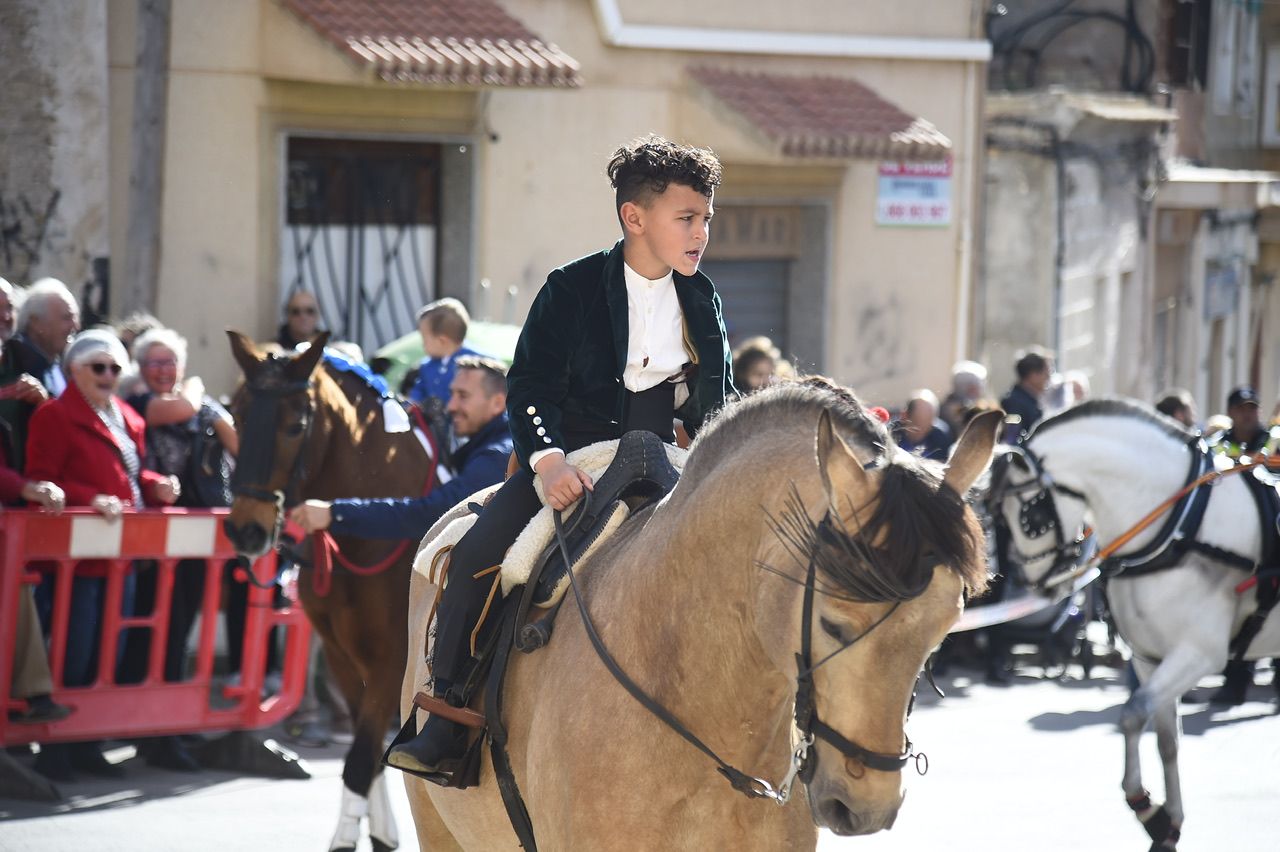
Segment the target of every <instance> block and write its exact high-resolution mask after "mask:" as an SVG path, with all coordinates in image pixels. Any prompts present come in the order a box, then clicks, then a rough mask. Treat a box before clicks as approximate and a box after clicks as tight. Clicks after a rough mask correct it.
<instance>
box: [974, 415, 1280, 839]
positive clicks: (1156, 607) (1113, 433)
mask: <svg viewBox="0 0 1280 852" xmlns="http://www.w3.org/2000/svg"><path fill="white" fill-rule="evenodd" d="M1204 453H1205V451H1204V449H1203V445H1202V444H1200V442H1199V441H1198V440H1197V436H1196V435H1194V434H1193V433H1191V432H1189V431H1187V430H1185V429H1184V428H1182V427H1181V426H1180V425H1179V424H1177V423H1175V422H1174V421H1172V420H1170V419H1168V418H1166V417H1163V416H1162V415H1160V414H1157V413H1156V412H1155V411H1154V410H1152V409H1150V408H1148V407H1146V406H1143V405H1141V404H1138V403H1133V402H1128V401H1122V400H1098V401H1092V402H1087V403H1084V404H1083V405H1080V406H1078V407H1076V408H1073V409H1069V410H1068V411H1066V412H1064V413H1062V414H1060V415H1058V416H1056V417H1053V418H1050V419H1049V420H1046V421H1044V422H1043V423H1041V424H1040V425H1039V426H1038V427H1037V428H1036V429H1035V430H1034V432H1033V433H1032V434H1031V437H1030V438H1029V439H1028V440H1027V441H1026V443H1025V445H1024V446H1023V448H1021V449H1020V450H1019V449H1014V450H1012V451H1011V452H1009V453H1008V454H1006V455H1005V456H1003V457H1002V458H999V459H998V460H997V465H996V469H995V472H994V481H993V489H994V490H993V494H994V495H995V496H996V497H997V499H999V500H1000V501H1001V510H1002V512H1003V514H1004V517H1005V519H1006V521H1007V522H1008V524H1009V528H1010V531H1011V533H1012V537H1013V544H1014V546H1015V547H1016V548H1017V550H1018V551H1019V553H1020V554H1022V556H1023V559H1024V560H1025V565H1026V571H1027V576H1028V579H1029V580H1031V581H1032V582H1033V583H1036V582H1041V581H1043V580H1044V579H1045V578H1046V577H1048V576H1049V575H1051V574H1052V572H1053V571H1055V570H1056V566H1057V565H1059V564H1061V563H1062V562H1063V561H1065V560H1063V559H1061V558H1060V556H1061V555H1062V554H1064V553H1069V552H1070V549H1071V546H1072V541H1073V540H1074V538H1075V534H1076V533H1077V531H1078V530H1080V529H1081V527H1082V525H1083V524H1084V523H1085V522H1086V521H1087V522H1088V523H1090V524H1091V525H1092V526H1093V529H1094V531H1095V533H1096V535H1097V537H1098V540H1099V541H1100V542H1101V543H1102V544H1103V545H1104V546H1105V545H1106V544H1107V543H1109V542H1112V541H1115V540H1116V539H1117V538H1118V537H1119V536H1121V535H1122V534H1124V533H1126V532H1127V531H1129V530H1130V529H1131V528H1132V527H1134V526H1135V525H1136V524H1138V522H1139V521H1140V520H1142V519H1143V518H1144V517H1145V516H1146V515H1147V514H1148V513H1150V512H1152V511H1153V510H1154V509H1156V508H1157V507H1158V506H1159V505H1160V504H1161V503H1162V502H1163V501H1164V500H1166V499H1167V498H1169V497H1172V496H1174V495H1175V494H1177V493H1178V492H1179V491H1180V490H1181V489H1183V487H1184V486H1186V485H1187V484H1189V482H1190V481H1191V479H1193V478H1195V477H1197V476H1199V475H1200V474H1202V473H1204V472H1207V471H1210V470H1212V465H1213V464H1214V460H1213V459H1211V458H1210V457H1208V456H1206V455H1205V454H1204ZM1223 461H1225V460H1218V463H1219V465H1220V466H1221V464H1222V462H1223ZM1250 475H1252V474H1250V473H1244V474H1237V475H1230V476H1226V477H1223V478H1221V479H1219V480H1218V481H1217V482H1216V483H1215V484H1213V485H1205V486H1202V488H1205V489H1207V491H1206V494H1205V496H1206V497H1207V498H1208V502H1207V505H1206V506H1205V508H1204V514H1203V521H1202V523H1201V524H1200V526H1199V529H1198V532H1196V534H1195V544H1194V545H1193V546H1192V548H1190V549H1189V550H1188V551H1187V552H1185V553H1184V554H1182V555H1180V556H1178V555H1177V551H1176V550H1175V551H1168V552H1166V557H1175V558H1176V561H1175V564H1174V565H1173V566H1172V567H1169V568H1167V569H1162V570H1154V571H1151V572H1150V573H1144V572H1143V571H1142V570H1141V567H1138V566H1134V567H1132V568H1130V569H1126V570H1125V571H1123V572H1122V573H1120V574H1118V575H1117V576H1115V577H1113V578H1112V579H1111V580H1110V585H1109V586H1108V590H1107V593H1108V598H1109V600H1110V604H1111V612H1112V615H1113V616H1114V618H1115V623H1116V627H1117V629H1118V630H1119V632H1120V635H1121V636H1122V637H1123V638H1124V640H1125V641H1126V642H1127V643H1128V644H1129V646H1130V647H1131V648H1132V649H1133V663H1134V668H1135V669H1136V670H1137V674H1138V679H1139V680H1140V681H1141V686H1140V687H1139V688H1138V690H1137V691H1136V692H1134V694H1133V696H1132V697H1131V698H1130V699H1129V701H1128V702H1127V703H1126V704H1125V705H1124V708H1123V710H1122V712H1121V717H1120V727H1121V730H1122V731H1123V732H1124V739H1125V770H1124V779H1123V782H1122V786H1123V788H1124V793H1125V796H1126V798H1127V799H1128V802H1129V805H1130V807H1131V808H1132V809H1133V810H1134V811H1135V813H1136V814H1137V816H1138V819H1139V820H1141V821H1142V823H1143V825H1144V827H1145V828H1146V830H1147V833H1148V834H1149V835H1150V836H1151V838H1152V841H1153V844H1152V846H1151V849H1152V850H1170V849H1174V848H1176V846H1177V840H1178V836H1179V832H1180V829H1181V826H1182V822H1183V808H1182V791H1181V785H1180V782H1179V777H1178V734H1179V729H1180V726H1179V722H1178V699H1179V697H1180V696H1181V695H1182V694H1183V693H1184V692H1186V691H1187V690H1189V689H1191V688H1192V687H1194V686H1195V685H1196V684H1197V683H1198V682H1199V681H1200V679H1201V678H1203V677H1204V676H1205V675H1209V674H1215V673H1217V672H1219V671H1221V670H1222V668H1223V666H1224V665H1225V664H1226V662H1227V658H1228V646H1229V644H1230V642H1231V638H1232V637H1233V636H1234V635H1235V634H1236V632H1237V631H1238V630H1239V629H1240V627H1241V625H1242V624H1243V623H1244V622H1245V619H1246V618H1247V617H1248V616H1249V615H1250V613H1252V612H1253V611H1254V610H1255V608H1256V603H1255V598H1254V594H1253V592H1252V591H1247V592H1244V593H1239V592H1237V591H1236V586H1237V584H1239V583H1241V581H1243V580H1246V579H1247V578H1248V576H1249V573H1248V570H1247V569H1245V568H1244V567H1243V566H1244V565H1245V564H1246V563H1252V564H1253V565H1256V564H1257V563H1258V562H1259V560H1260V559H1261V558H1262V545H1263V539H1262V536H1263V534H1264V532H1266V533H1267V534H1272V533H1270V531H1269V530H1264V528H1263V526H1262V525H1261V524H1260V521H1259V512H1258V510H1257V508H1256V503H1255V501H1254V498H1253V497H1252V495H1250V494H1249V493H1248V486H1247V484H1246V482H1245V480H1244V477H1245V476H1250ZM1195 514H1196V512H1195V510H1194V507H1193V506H1189V504H1188V503H1186V502H1183V503H1180V504H1179V505H1177V506H1175V507H1174V508H1173V509H1172V510H1171V511H1170V512H1166V513H1165V514H1164V515H1163V516H1161V517H1160V518H1158V519H1156V520H1155V522H1154V523H1152V524H1151V525H1150V526H1149V527H1147V528H1146V529H1145V530H1143V531H1142V532H1141V533H1140V534H1138V535H1136V536H1135V537H1134V538H1132V539H1131V540H1130V541H1129V542H1128V543H1127V544H1125V545H1124V546H1123V547H1121V548H1119V549H1118V551H1117V552H1116V554H1115V558H1116V559H1117V560H1118V564H1119V563H1125V562H1130V563H1133V562H1141V561H1143V559H1144V558H1145V557H1146V556H1147V555H1148V554H1151V553H1153V552H1155V551H1158V550H1159V549H1160V547H1161V545H1162V544H1165V543H1166V542H1169V543H1172V544H1173V546H1174V547H1177V545H1176V543H1174V542H1172V538H1171V533H1172V530H1171V529H1170V527H1169V524H1170V518H1178V517H1185V516H1188V515H1190V516H1194V515H1195ZM1277 655H1280V615H1276V614H1274V613H1273V614H1272V615H1271V616H1270V617H1268V618H1267V620H1266V621H1265V622H1264V624H1263V627H1262V630H1261V632H1260V633H1259V634H1258V635H1257V636H1256V638H1255V639H1254V640H1253V642H1252V643H1251V645H1250V646H1249V650H1248V653H1247V655H1246V656H1247V658H1248V659H1257V658H1259V657H1270V656H1277ZM1149 721H1154V723H1155V729H1156V737H1157V744H1158V748H1159V753H1160V758H1161V761H1162V762H1163V764H1164V778H1165V803H1164V805H1163V806H1161V807H1156V806H1154V805H1153V804H1152V803H1151V800H1150V797H1149V795H1148V793H1147V791H1146V790H1145V789H1144V788H1143V785H1142V775H1141V767H1140V765H1139V758H1138V740H1139V737H1140V736H1141V734H1142V731H1143V729H1144V728H1145V727H1146V725H1147V723H1148V722H1149Z"/></svg>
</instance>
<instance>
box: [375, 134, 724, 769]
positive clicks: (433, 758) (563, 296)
mask: <svg viewBox="0 0 1280 852" xmlns="http://www.w3.org/2000/svg"><path fill="white" fill-rule="evenodd" d="M607 171H608V175H609V179H610V182H611V183H612V184H613V187H614V189H615V203H616V209H617V216H618V220H619V222H620V223H621V225H622V232H623V237H622V239H621V240H619V241H618V242H617V243H616V244H615V245H614V246H613V247H612V248H610V249H606V250H605V251H601V252H597V253H596V254H592V255H588V256H587V257H584V258H581V259H579V260H575V261H573V262H572V263H569V264H567V265H565V266H562V267H560V268H559V269H555V270H553V271H552V272H551V274H550V275H549V276H548V277H547V282H546V284H545V285H543V287H542V290H541V291H539V293H538V295H537V297H536V298H535V299H534V302H533V306H532V307H531V308H530V310H529V316H528V319H526V320H525V325H524V330H523V331H522V332H521V334H520V341H519V343H518V344H517V346H516V353H515V359H514V361H513V362H512V365H511V369H510V371H509V372H508V374H507V385H508V388H507V413H508V416H509V419H510V425H511V435H512V438H513V439H514V443H515V452H516V456H517V457H518V459H519V461H520V470H519V471H517V472H516V473H515V474H514V475H512V477H511V478H510V479H508V480H507V482H506V484H505V485H504V486H503V487H502V488H501V489H500V490H499V491H498V492H497V493H496V494H494V496H493V498H492V499H491V500H490V501H489V504H488V505H487V506H486V507H485V508H484V511H483V512H482V513H481V514H480V516H479V517H478V518H477V519H476V523H475V525H474V526H473V527H472V528H471V530H470V531H469V532H468V533H467V534H466V535H465V536H464V537H463V538H462V539H461V540H460V541H459V542H458V544H457V546H456V547H455V548H454V549H453V552H452V554H451V555H450V560H451V565H450V568H449V582H448V584H447V585H446V587H445V590H444V594H443V597H442V599H441V601H440V607H439V616H438V619H437V627H436V642H435V655H434V660H433V663H432V677H433V689H434V692H435V695H436V696H437V697H439V698H443V699H445V700H447V701H449V702H450V703H452V704H455V705H457V704H460V703H461V701H462V696H461V694H460V690H461V688H462V686H463V683H464V682H465V681H466V677H467V674H468V673H469V672H470V670H471V668H472V666H474V664H475V659H474V657H473V654H474V652H475V651H476V650H478V649H479V648H482V647H483V646H484V635H483V631H484V628H483V627H482V635H481V637H480V638H479V639H478V641H477V642H476V643H475V647H474V648H473V647H472V644H471V634H472V631H473V629H474V627H475V625H476V622H477V620H478V618H479V615H480V613H481V611H482V609H483V607H484V602H485V599H486V597H487V596H488V593H489V590H490V586H491V585H492V583H493V578H492V577H488V576H486V577H482V578H479V579H477V578H476V577H475V575H476V574H477V573H478V572H482V571H484V569H486V568H489V567H491V566H493V565H497V564H499V563H501V562H502V559H503V557H504V556H505V554H506V550H507V548H508V547H510V546H511V543H512V542H513V541H514V540H515V538H516V536H517V535H518V534H519V532H520V530H522V529H523V528H524V526H525V525H526V524H527V523H528V522H529V520H530V519H531V518H532V517H533V516H534V515H535V514H536V513H537V511H538V509H539V508H541V506H542V503H541V501H540V500H539V499H538V495H537V492H536V491H534V487H533V482H534V477H535V476H538V477H540V478H541V479H542V484H543V490H544V493H545V494H546V497H547V502H548V503H549V504H550V505H551V507H552V508H554V509H556V510H564V509H566V508H568V507H569V506H570V505H572V504H573V503H574V502H575V501H576V500H578V499H579V498H580V497H582V494H583V489H584V488H585V489H589V488H590V487H591V479H590V477H588V476H587V474H585V473H584V472H583V471H581V470H579V469H578V468H576V467H574V466H573V465H571V464H569V463H568V462H567V461H566V458H565V454H566V453H569V452H572V451H573V450H576V449H579V448H581V447H585V446H587V445H589V444H593V443H596V442H598V441H605V440H609V439H614V438H620V437H621V436H622V434H623V433H624V432H628V431H631V430H634V429H646V430H649V431H652V432H654V433H655V434H657V435H658V436H659V437H660V438H662V439H663V440H664V441H668V442H674V440H675V435H674V424H673V421H674V420H677V419H678V420H681V421H682V422H683V424H684V427H685V429H686V431H688V433H689V434H690V435H694V434H696V433H697V431H698V428H699V427H700V426H701V425H702V423H703V421H704V420H705V419H706V417H707V415H708V414H709V413H710V412H712V411H713V410H715V409H716V408H718V407H720V406H722V405H723V404H724V402H725V399H726V397H728V396H730V395H731V394H733V393H734V390H733V380H732V375H733V370H732V363H731V360H730V353H729V346H728V341H727V340H726V339H725V331H724V320H723V318H722V316H721V310H720V297H719V296H718V295H716V291H715V287H714V285H712V283H711V280H710V279H709V278H707V276H705V275H703V274H702V273H701V272H699V271H698V264H699V263H700V262H701V260H702V256H703V253H704V252H705V251H706V248H707V241H708V239H709V238H710V225H711V216H712V212H713V209H712V207H713V196H714V194H715V188H716V187H717V186H719V184H720V175H721V168H720V162H719V160H717V159H716V157H715V155H714V154H712V153H711V152H710V151H708V150H704V149H700V148H693V147H690V146H686V145H680V144H677V143H675V142H671V141H669V140H666V139H663V138H661V137H657V136H649V137H645V138H643V139H638V140H636V141H635V142H632V143H630V144H628V145H624V146H623V147H621V148H619V149H618V150H617V151H615V152H614V154H613V157H612V159H611V160H610V162H609V165H608V169H607ZM486 626H488V627H492V625H486ZM466 744H467V740H466V730H465V728H463V727H462V726H461V725H458V724H456V723H454V722H451V721H449V720H447V719H444V718H442V717H439V716H435V715H433V716H430V717H428V719H427V721H426V723H425V724H424V725H423V727H422V730H421V731H419V732H418V735H417V736H416V737H414V738H413V739H412V740H410V741H409V742H406V743H404V744H402V745H399V746H396V747H395V748H393V749H392V750H391V751H390V752H389V754H388V758H387V759H388V762H389V763H390V764H391V765H392V766H396V767H398V768H401V769H405V770H408V771H411V772H414V773H418V774H423V773H429V774H446V775H447V774H449V773H451V772H453V771H454V770H456V769H457V766H458V763H459V759H460V758H461V757H462V756H463V754H464V752H465V751H466Z"/></svg>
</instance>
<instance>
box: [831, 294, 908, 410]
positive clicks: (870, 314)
mask: <svg viewBox="0 0 1280 852" xmlns="http://www.w3.org/2000/svg"><path fill="white" fill-rule="evenodd" d="M848 330H849V334H850V337H851V342H850V345H849V348H848V349H847V350H846V355H845V358H846V364H847V365H848V366H847V371H848V375H849V377H850V380H851V383H852V384H853V386H854V387H855V388H856V387H858V386H859V385H861V384H866V383H871V382H882V381H884V380H886V379H893V378H895V377H897V376H900V375H903V374H905V373H909V372H911V371H912V370H914V369H915V360H916V359H915V351H914V350H913V349H912V345H913V342H914V338H913V335H919V334H922V333H923V329H921V328H919V327H917V328H915V329H912V328H911V327H910V325H909V324H908V322H907V311H906V309H905V308H904V307H903V306H902V303H901V302H899V301H898V297H897V296H896V295H894V294H887V295H875V296H870V295H869V296H868V297H867V298H865V299H863V300H861V301H860V302H859V304H858V307H857V309H856V310H855V311H854V312H853V317H852V321H851V322H850V323H849V325H848Z"/></svg>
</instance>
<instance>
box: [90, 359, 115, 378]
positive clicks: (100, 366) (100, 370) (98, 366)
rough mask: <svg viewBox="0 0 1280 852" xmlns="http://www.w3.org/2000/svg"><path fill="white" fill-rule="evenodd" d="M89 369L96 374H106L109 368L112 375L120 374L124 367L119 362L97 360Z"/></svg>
mask: <svg viewBox="0 0 1280 852" xmlns="http://www.w3.org/2000/svg"><path fill="white" fill-rule="evenodd" d="M89 369H90V370H93V374H94V375H95V376H101V375H105V374H106V372H107V370H110V371H111V375H113V376H118V375H120V370H121V369H122V368H121V367H120V365H119V364H104V363H102V362H101V361H95V362H93V363H92V364H90V365H89Z"/></svg>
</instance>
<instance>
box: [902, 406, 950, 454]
mask: <svg viewBox="0 0 1280 852" xmlns="http://www.w3.org/2000/svg"><path fill="white" fill-rule="evenodd" d="M893 437H894V440H896V441H897V442H898V446H899V447H902V449H904V450H906V451H907V452H909V453H915V454H917V455H920V456H923V457H924V458H927V459H935V460H937V461H946V460H947V453H948V452H949V451H950V450H951V443H952V440H953V439H952V437H951V430H950V429H949V428H947V424H945V423H943V422H942V421H941V420H939V419H938V397H937V396H936V395H935V394H934V392H933V391H931V390H929V389H928V388H920V389H919V390H916V391H912V393H911V398H910V399H908V400H907V404H906V407H905V408H903V409H902V418H901V419H900V420H899V421H898V423H897V426H896V428H895V429H894V430H893Z"/></svg>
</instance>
